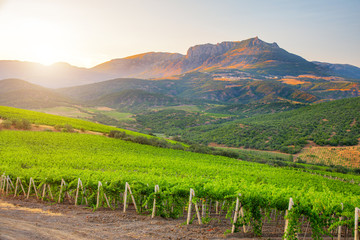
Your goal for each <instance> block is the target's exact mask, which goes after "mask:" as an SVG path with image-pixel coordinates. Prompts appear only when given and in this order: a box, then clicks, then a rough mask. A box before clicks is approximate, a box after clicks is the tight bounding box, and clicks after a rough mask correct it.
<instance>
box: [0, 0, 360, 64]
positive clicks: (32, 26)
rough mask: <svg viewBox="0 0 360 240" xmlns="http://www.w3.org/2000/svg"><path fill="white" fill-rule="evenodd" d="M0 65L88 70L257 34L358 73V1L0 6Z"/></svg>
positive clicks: (3, 0)
mask: <svg viewBox="0 0 360 240" xmlns="http://www.w3.org/2000/svg"><path fill="white" fill-rule="evenodd" d="M0 32H1V38H2V39H1V43H2V44H1V45H0V59H17V60H26V61H35V62H41V63H44V64H51V63H53V62H57V61H64V62H69V63H71V64H73V65H77V66H85V67H91V66H94V65H96V64H98V63H101V62H104V61H108V60H110V59H113V58H121V57H126V56H129V55H134V54H138V53H142V52H149V51H164V52H179V53H183V54H186V51H187V49H188V48H189V47H190V46H193V45H197V44H203V43H218V42H222V41H239V40H244V39H248V38H251V37H255V36H258V37H259V38H260V39H262V40H264V41H266V42H277V43H278V45H279V46H280V47H282V48H284V49H285V50H287V51H289V52H292V53H295V54H298V55H300V56H302V57H304V58H305V59H307V60H310V61H314V60H317V61H326V62H331V63H349V64H352V65H356V66H358V67H360V0H326V1H325V0H312V1H309V0H302V1H301V0H298V1H296V0H287V1H285V0H267V1H265V0H254V1H248V0H247V1H245V0H237V1H236V0H221V1H220V0H219V1H215V0H207V1H205V0H196V1H195V0H192V1H190V0H127V1H125V0H102V1H100V0H97V1H95V0H76V1H73V0H27V1H24V0H0Z"/></svg>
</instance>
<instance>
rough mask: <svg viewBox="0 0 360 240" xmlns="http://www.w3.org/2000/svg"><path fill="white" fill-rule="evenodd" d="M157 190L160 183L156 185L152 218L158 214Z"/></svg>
mask: <svg viewBox="0 0 360 240" xmlns="http://www.w3.org/2000/svg"><path fill="white" fill-rule="evenodd" d="M157 192H159V185H155V194H154V204H153V210H152V214H151V218H154V217H155V214H156V193H157Z"/></svg>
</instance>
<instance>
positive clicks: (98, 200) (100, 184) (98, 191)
mask: <svg viewBox="0 0 360 240" xmlns="http://www.w3.org/2000/svg"><path fill="white" fill-rule="evenodd" d="M101 186H102V183H101V182H100V181H99V183H98V190H97V199H96V208H98V207H99V203H100V187H101Z"/></svg>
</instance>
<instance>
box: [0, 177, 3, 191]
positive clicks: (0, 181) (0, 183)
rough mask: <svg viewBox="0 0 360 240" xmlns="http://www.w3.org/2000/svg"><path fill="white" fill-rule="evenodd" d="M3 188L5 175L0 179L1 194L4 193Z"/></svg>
mask: <svg viewBox="0 0 360 240" xmlns="http://www.w3.org/2000/svg"><path fill="white" fill-rule="evenodd" d="M2 187H3V175H1V177H0V192H1V193H2V192H3V190H2Z"/></svg>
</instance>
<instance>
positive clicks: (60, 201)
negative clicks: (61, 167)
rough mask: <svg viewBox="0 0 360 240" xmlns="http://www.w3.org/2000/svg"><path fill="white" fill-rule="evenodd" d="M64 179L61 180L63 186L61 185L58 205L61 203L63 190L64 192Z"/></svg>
mask: <svg viewBox="0 0 360 240" xmlns="http://www.w3.org/2000/svg"><path fill="white" fill-rule="evenodd" d="M64 182H65V181H64V179H61V184H60V192H59V201H58V203H60V202H61V195H62V190H63V184H64Z"/></svg>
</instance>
